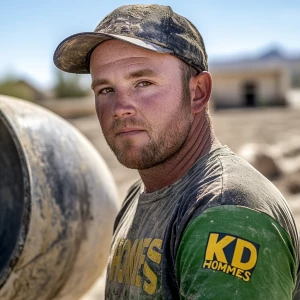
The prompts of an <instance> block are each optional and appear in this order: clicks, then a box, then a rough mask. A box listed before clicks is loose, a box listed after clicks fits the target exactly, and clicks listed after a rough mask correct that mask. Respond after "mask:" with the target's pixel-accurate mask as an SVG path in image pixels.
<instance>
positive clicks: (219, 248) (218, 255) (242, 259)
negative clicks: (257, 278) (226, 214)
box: [202, 232, 259, 281]
mask: <svg viewBox="0 0 300 300" xmlns="http://www.w3.org/2000/svg"><path fill="white" fill-rule="evenodd" d="M258 250H259V245H258V244H256V243H253V242H250V241H248V240H245V239H242V238H240V237H237V236H233V235H229V234H226V233H216V232H211V233H210V234H209V237H208V240H207V245H206V251H205V258H204V262H203V265H202V268H205V269H212V270H217V271H221V272H223V273H226V274H231V275H233V276H236V277H238V278H240V279H243V280H244V281H249V280H250V279H251V275H252V273H253V271H254V268H255V265H256V262H257V257H258Z"/></svg>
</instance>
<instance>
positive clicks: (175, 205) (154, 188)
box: [54, 5, 299, 300]
mask: <svg viewBox="0 0 300 300" xmlns="http://www.w3.org/2000/svg"><path fill="white" fill-rule="evenodd" d="M54 61H55V64H56V65H57V66H58V67H59V68H60V69H62V70H64V71H67V72H73V73H91V76H92V89H93V90H94V93H95V103H96V111H97V115H98V118H99V121H100V125H101V128H102V131H103V134H104V136H105V138H106V141H107V143H108V144H109V146H110V147H111V149H112V150H113V152H114V153H115V155H116V156H117V158H118V160H119V161H120V162H121V163H122V164H124V165H125V166H127V167H128V168H134V169H137V170H138V171H139V174H140V177H141V181H138V182H137V183H136V184H134V185H133V186H132V187H131V189H130V190H129V193H128V195H127V197H126V199H125V201H124V203H123V206H122V209H121V211H120V213H119V215H118V216H117V218H116V221H115V228H114V236H113V241H112V246H111V254H110V258H109V264H108V270H107V282H106V292H105V293H106V299H252V298H255V299H278V300H283V299H292V298H293V297H294V299H296V290H297V286H298V284H297V271H298V260H299V251H298V235H297V229H296V226H295V223H294V220H293V217H292V214H291V212H290V210H289V208H288V205H287V204H286V202H285V200H284V199H283V197H282V196H281V194H280V193H279V191H278V190H277V189H276V188H275V187H274V186H273V185H272V184H271V183H270V182H269V181H268V180H267V179H266V178H264V177H263V176H262V175H261V174H260V173H258V172H257V171H256V170H255V169H254V168H252V167H251V166H250V165H248V164H247V163H246V162H245V161H243V160H242V159H240V158H239V157H237V156H236V155H235V154H234V153H233V152H232V151H231V150H230V149H229V148H227V147H226V146H222V145H221V144H220V143H219V141H218V140H217V138H216V137H215V135H214V133H213V130H212V125H211V121H210V115H209V112H208V101H209V98H210V94H211V89H212V80H211V77H210V75H209V73H208V72H207V69H208V67H207V55H206V51H205V47H204V43H203V40H202V37H201V35H200V34H199V32H198V31H197V29H196V28H195V27H194V26H193V25H192V23H190V22H189V21H188V20H187V19H185V18H184V17H182V16H180V15H178V14H176V13H174V12H173V11H172V10H171V8H170V7H165V6H159V5H129V6H122V7H120V8H118V9H116V10H115V11H113V12H112V13H111V14H109V15H108V16H107V17H106V18H105V19H104V20H103V21H101V22H100V24H99V25H98V26H97V28H96V29H95V31H94V32H90V33H79V34H76V35H73V36H71V37H69V38H67V39H66V40H64V41H63V42H62V43H61V44H60V45H59V46H58V48H57V49H56V52H55V54H54Z"/></svg>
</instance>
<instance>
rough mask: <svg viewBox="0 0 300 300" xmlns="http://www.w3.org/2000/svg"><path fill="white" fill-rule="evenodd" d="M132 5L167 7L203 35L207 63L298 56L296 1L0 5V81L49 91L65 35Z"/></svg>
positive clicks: (299, 10)
mask: <svg viewBox="0 0 300 300" xmlns="http://www.w3.org/2000/svg"><path fill="white" fill-rule="evenodd" d="M134 3H158V4H163V5H170V6H171V7H172V8H173V10H174V11H175V12H177V13H179V14H182V15H183V16H185V17H187V18H188V19H189V20H190V21H192V22H193V23H194V24H195V25H196V27H197V28H198V29H199V31H200V32H201V34H202V35H203V38H204V41H205V44H206V48H207V52H208V56H209V60H214V59H220V58H226V57H237V56H241V55H247V54H255V53H260V52H263V51H264V50H266V49H268V48H270V47H272V46H276V45H278V46H281V47H282V48H283V49H284V50H286V51H287V52H292V53H299V54H300V1H291V0H287V1H283V0H273V1H269V0H260V1H256V0H252V1H235V0H227V1H224V0H222V1H221V0H210V1H201V0H190V1H189V0H186V1H184V0H181V1H175V0H169V1H167V0H165V1H159V0H156V1H143V0H140V1H134V0H131V1H120V0H107V1H101V0H98V1H94V0H91V1H89V0H86V1H82V0H81V1H77V0H73V1H71V0H66V1H63V0H61V1H57V0H54V1H41V0H40V1H26V0H25V1H24V0H17V1H14V0H10V1H8V0H4V1H3V2H2V3H1V17H0V37H1V39H0V79H1V78H3V77H4V76H6V75H11V76H22V77H23V78H26V79H29V80H30V81H32V82H33V83H34V84H36V85H37V86H39V87H41V88H45V89H46V88H50V87H51V86H52V85H53V81H54V69H55V67H54V65H53V62H52V56H53V52H54V50H55V48H56V46H57V45H58V44H59V43H60V42H61V41H62V40H63V39H64V38H66V37H67V36H69V35H71V34H74V33H78V32H83V31H93V30H94V28H95V27H96V26H97V24H98V23H99V21H100V20H101V19H102V18H103V17H105V16H106V15H107V14H108V13H109V12H110V11H112V10H113V9H114V8H116V7H118V6H120V5H123V4H134Z"/></svg>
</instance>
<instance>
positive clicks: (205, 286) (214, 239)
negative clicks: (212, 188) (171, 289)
mask: <svg viewBox="0 0 300 300" xmlns="http://www.w3.org/2000/svg"><path fill="white" fill-rule="evenodd" d="M296 272H297V257H296V249H295V247H294V245H293V243H292V241H291V238H290V236H289V235H288V234H287V232H286V231H285V230H284V228H282V226H281V225H280V224H278V223H277V222H275V221H274V219H273V218H271V217H270V216H269V215H267V214H265V213H262V212H258V211H255V210H252V209H249V208H245V207H238V206H232V205H229V206H227V205H224V206H218V207H213V208H209V209H207V210H205V211H204V212H203V213H202V214H201V215H200V216H198V217H197V218H195V219H194V220H193V221H192V222H190V223H189V225H188V226H187V228H186V230H185V232H184V234H183V237H182V240H181V242H180V245H179V248H178V252H177V255H176V273H177V277H178V278H179V281H180V291H181V293H182V295H185V296H186V297H196V296H197V297H199V298H201V297H204V296H205V294H204V292H205V293H207V294H206V296H208V295H209V294H210V295H211V298H212V299H217V298H220V297H221V295H222V299H250V298H249V295H251V297H258V299H269V298H272V299H279V298H280V299H291V295H292V293H293V291H294V289H295V282H296ZM216 282H217V283H218V284H217V286H216V285H215V283H216ZM283 282H284V284H283V285H279V284H278V283H283ZM228 287H231V288H228ZM235 292H237V293H238V295H236V294H235ZM237 296H238V297H237Z"/></svg>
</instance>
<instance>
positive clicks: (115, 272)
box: [109, 238, 162, 295]
mask: <svg viewBox="0 0 300 300" xmlns="http://www.w3.org/2000/svg"><path fill="white" fill-rule="evenodd" d="M161 246H162V240H160V239H152V238H144V239H141V240H139V239H136V240H135V241H134V243H132V242H131V241H130V240H129V239H119V240H118V242H117V244H116V247H115V249H114V254H113V258H112V261H111V266H110V274H109V280H110V281H114V282H119V283H126V284H131V285H134V286H136V287H138V288H142V289H143V290H144V291H145V292H146V293H147V294H150V295H152V294H153V293H154V292H155V291H156V288H157V275H156V274H155V272H154V271H153V268H151V265H152V266H154V265H155V264H158V265H159V264H160V262H161V253H160V250H161Z"/></svg>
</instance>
